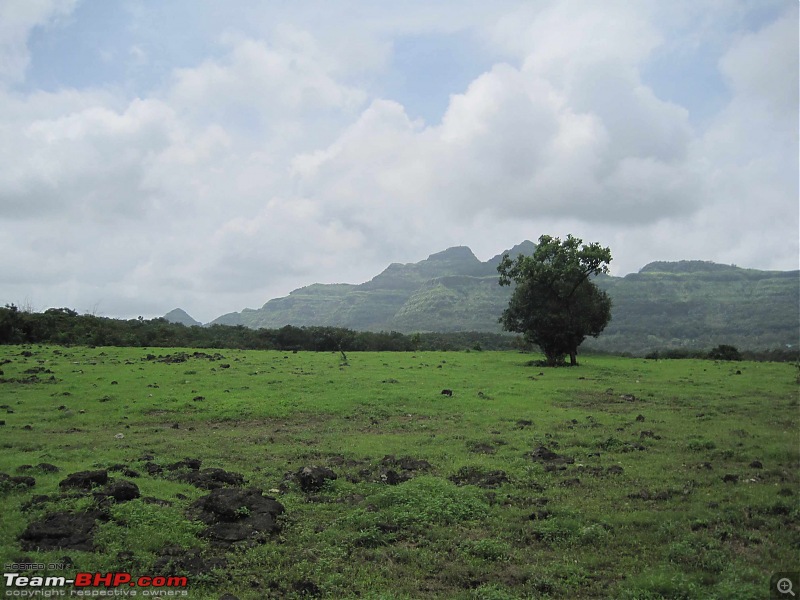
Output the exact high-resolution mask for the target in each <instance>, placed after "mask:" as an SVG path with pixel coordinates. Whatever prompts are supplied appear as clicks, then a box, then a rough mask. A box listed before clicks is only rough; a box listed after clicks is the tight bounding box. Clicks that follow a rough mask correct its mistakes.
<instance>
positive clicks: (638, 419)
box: [636, 415, 644, 423]
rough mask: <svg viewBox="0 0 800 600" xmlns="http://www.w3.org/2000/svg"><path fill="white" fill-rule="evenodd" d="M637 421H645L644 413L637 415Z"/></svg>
mask: <svg viewBox="0 0 800 600" xmlns="http://www.w3.org/2000/svg"><path fill="white" fill-rule="evenodd" d="M636 421H637V422H639V423H644V415H636Z"/></svg>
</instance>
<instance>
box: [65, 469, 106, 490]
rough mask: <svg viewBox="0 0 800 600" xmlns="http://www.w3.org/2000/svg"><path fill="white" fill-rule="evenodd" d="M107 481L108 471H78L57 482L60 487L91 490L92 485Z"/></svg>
mask: <svg viewBox="0 0 800 600" xmlns="http://www.w3.org/2000/svg"><path fill="white" fill-rule="evenodd" d="M106 483H108V471H106V470H101V471H78V472H77V473H72V474H70V475H67V478H66V479H64V480H62V481H61V482H59V484H58V487H60V488H79V489H82V490H91V489H92V488H93V487H94V486H98V485H105V484H106Z"/></svg>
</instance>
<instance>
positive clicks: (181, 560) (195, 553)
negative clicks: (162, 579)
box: [153, 546, 228, 576]
mask: <svg viewBox="0 0 800 600" xmlns="http://www.w3.org/2000/svg"><path fill="white" fill-rule="evenodd" d="M227 566H228V560H227V559H226V558H225V557H223V556H210V557H204V556H203V555H202V553H201V551H200V550H199V549H197V548H192V549H190V550H187V549H185V548H180V547H178V546H170V547H167V548H164V549H162V550H161V553H160V556H159V557H158V558H157V559H156V561H155V563H153V571H154V572H155V573H158V574H161V575H164V576H169V575H173V574H175V573H176V572H180V573H188V574H189V575H194V576H197V575H204V574H206V573H208V572H209V571H211V570H212V569H224V568H225V567H227Z"/></svg>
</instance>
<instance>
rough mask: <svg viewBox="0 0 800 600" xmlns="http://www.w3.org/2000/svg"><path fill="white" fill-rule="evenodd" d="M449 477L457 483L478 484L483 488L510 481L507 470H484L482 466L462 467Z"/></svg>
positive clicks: (494, 486)
mask: <svg viewBox="0 0 800 600" xmlns="http://www.w3.org/2000/svg"><path fill="white" fill-rule="evenodd" d="M449 479H450V481H452V482H453V483H455V484H456V485H476V486H478V487H481V488H496V487H500V486H501V485H503V484H504V483H508V482H509V479H508V475H506V472H505V471H501V470H497V471H484V470H483V469H481V468H480V467H461V468H460V469H459V470H458V472H457V473H456V474H455V475H453V476H451V477H450V478H449Z"/></svg>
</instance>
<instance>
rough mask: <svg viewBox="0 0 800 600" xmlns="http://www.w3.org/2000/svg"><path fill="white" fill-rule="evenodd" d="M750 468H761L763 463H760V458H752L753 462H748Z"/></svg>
mask: <svg viewBox="0 0 800 600" xmlns="http://www.w3.org/2000/svg"><path fill="white" fill-rule="evenodd" d="M750 468H751V469H763V468H764V465H763V464H761V461H760V460H754V461H753V462H751V463H750Z"/></svg>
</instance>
